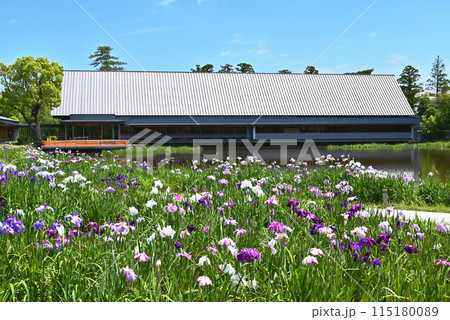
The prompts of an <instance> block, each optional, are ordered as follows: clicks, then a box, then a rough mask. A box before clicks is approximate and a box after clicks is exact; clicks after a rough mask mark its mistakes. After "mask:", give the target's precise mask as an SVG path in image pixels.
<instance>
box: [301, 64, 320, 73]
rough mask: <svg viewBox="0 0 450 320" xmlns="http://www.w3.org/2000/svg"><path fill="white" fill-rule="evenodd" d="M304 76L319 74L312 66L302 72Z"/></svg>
mask: <svg viewBox="0 0 450 320" xmlns="http://www.w3.org/2000/svg"><path fill="white" fill-rule="evenodd" d="M303 73H304V74H319V70H317V69H316V68H315V67H314V66H307V67H306V69H305V71H303Z"/></svg>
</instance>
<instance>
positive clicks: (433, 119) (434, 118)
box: [420, 93, 450, 140]
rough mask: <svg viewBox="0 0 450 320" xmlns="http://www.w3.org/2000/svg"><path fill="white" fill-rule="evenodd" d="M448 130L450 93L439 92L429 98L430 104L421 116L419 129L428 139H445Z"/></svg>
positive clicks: (449, 128) (449, 123) (449, 122)
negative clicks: (437, 94) (435, 96)
mask: <svg viewBox="0 0 450 320" xmlns="http://www.w3.org/2000/svg"><path fill="white" fill-rule="evenodd" d="M448 130H450V94H444V93H443V94H440V95H439V96H438V97H437V98H436V99H430V105H429V107H428V108H427V110H426V111H425V114H424V115H423V116H422V123H421V124H420V131H421V132H422V134H423V135H424V136H425V137H426V138H428V139H433V140H435V139H445V138H446V136H447V132H448Z"/></svg>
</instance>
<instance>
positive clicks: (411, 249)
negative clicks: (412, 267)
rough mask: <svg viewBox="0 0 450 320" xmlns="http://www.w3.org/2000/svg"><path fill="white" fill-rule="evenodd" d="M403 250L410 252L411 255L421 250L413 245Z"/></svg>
mask: <svg viewBox="0 0 450 320" xmlns="http://www.w3.org/2000/svg"><path fill="white" fill-rule="evenodd" d="M403 250H405V251H406V252H408V253H409V254H412V253H413V252H414V253H419V249H417V248H416V247H414V246H413V245H411V244H410V245H407V246H406V247H404V248H403Z"/></svg>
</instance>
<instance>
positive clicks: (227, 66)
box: [219, 63, 234, 73]
mask: <svg viewBox="0 0 450 320" xmlns="http://www.w3.org/2000/svg"><path fill="white" fill-rule="evenodd" d="M219 72H220V73H233V72H234V70H233V66H232V65H231V64H228V63H227V64H225V65H224V66H220V70H219Z"/></svg>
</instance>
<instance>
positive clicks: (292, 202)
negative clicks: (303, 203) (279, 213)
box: [286, 199, 300, 208]
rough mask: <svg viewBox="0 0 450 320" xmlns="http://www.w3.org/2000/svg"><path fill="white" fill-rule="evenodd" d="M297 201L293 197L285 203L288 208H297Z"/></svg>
mask: <svg viewBox="0 0 450 320" xmlns="http://www.w3.org/2000/svg"><path fill="white" fill-rule="evenodd" d="M299 204H300V203H299V202H298V201H297V200H295V199H290V200H289V202H288V203H287V205H286V207H288V208H297V207H298V206H299Z"/></svg>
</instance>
